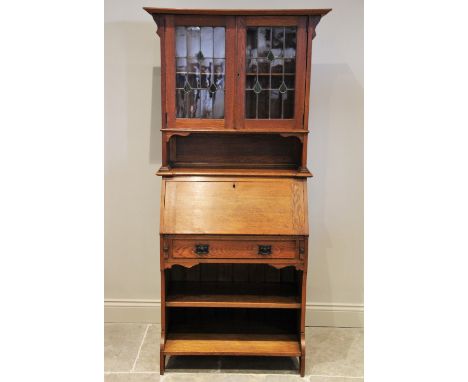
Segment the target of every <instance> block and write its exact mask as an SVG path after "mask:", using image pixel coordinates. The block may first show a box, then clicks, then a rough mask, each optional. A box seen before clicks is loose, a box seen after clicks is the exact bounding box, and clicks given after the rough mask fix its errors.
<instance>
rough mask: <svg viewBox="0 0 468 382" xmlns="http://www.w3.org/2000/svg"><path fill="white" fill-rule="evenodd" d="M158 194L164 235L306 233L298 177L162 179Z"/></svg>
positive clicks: (300, 183) (300, 186) (301, 186)
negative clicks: (197, 179) (160, 198)
mask: <svg viewBox="0 0 468 382" xmlns="http://www.w3.org/2000/svg"><path fill="white" fill-rule="evenodd" d="M163 192H164V195H165V197H164V203H163V206H162V208H163V216H162V221H161V233H164V234H176V233H177V234H229V235H236V234H246V233H248V234H252V235H307V234H308V232H307V222H306V217H305V212H304V211H305V204H306V203H307V201H306V200H305V182H304V181H303V180H302V179H275V180H272V179H267V180H262V181H258V180H255V179H250V178H234V179H233V180H228V179H226V180H224V178H223V179H220V180H216V181H206V180H204V181H200V182H193V181H187V182H185V181H182V180H178V178H175V179H173V180H164V181H163ZM188 211H190V213H188ZM273 222H274V224H272V223H273Z"/></svg>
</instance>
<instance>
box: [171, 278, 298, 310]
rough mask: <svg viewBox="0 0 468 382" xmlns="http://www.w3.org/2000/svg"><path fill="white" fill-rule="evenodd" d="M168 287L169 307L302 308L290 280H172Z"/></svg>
mask: <svg viewBox="0 0 468 382" xmlns="http://www.w3.org/2000/svg"><path fill="white" fill-rule="evenodd" d="M168 289H169V293H168V295H167V297H166V306H167V307H170V308H175V307H180V308H183V307H194V308H203V307H211V308H269V309H300V308H301V302H300V298H299V296H298V295H297V291H296V289H295V286H294V284H291V283H247V282H243V283H228V282H222V283H216V282H172V283H170V284H169V288H168Z"/></svg>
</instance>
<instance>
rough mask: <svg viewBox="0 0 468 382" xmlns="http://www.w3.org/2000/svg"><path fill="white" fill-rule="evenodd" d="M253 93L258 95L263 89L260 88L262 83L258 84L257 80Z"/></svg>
mask: <svg viewBox="0 0 468 382" xmlns="http://www.w3.org/2000/svg"><path fill="white" fill-rule="evenodd" d="M253 91H254V92H255V93H257V94H258V93H260V92H261V91H262V87H261V86H260V82H258V80H257V82H255V85H254V87H253Z"/></svg>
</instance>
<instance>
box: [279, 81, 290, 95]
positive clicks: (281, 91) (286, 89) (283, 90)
mask: <svg viewBox="0 0 468 382" xmlns="http://www.w3.org/2000/svg"><path fill="white" fill-rule="evenodd" d="M278 90H279V91H280V93H286V92H287V91H288V87H287V86H286V84H285V83H284V81H283V82H282V83H281V85H280V87H279V89H278Z"/></svg>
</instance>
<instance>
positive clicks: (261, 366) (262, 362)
mask: <svg viewBox="0 0 468 382" xmlns="http://www.w3.org/2000/svg"><path fill="white" fill-rule="evenodd" d="M168 358H169V359H168V360H167V361H166V362H167V363H166V370H167V371H169V372H181V373H182V372H183V373H186V372H191V371H201V370H203V371H205V372H206V371H208V372H209V371H212V372H218V371H223V372H224V373H230V372H232V373H237V372H239V371H242V372H243V373H245V372H248V373H265V372H266V371H267V372H268V373H272V374H296V373H297V372H298V368H299V360H298V359H297V358H294V357H239V356H237V357H203V356H172V357H168Z"/></svg>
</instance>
